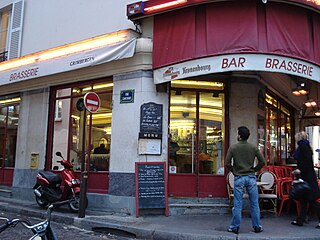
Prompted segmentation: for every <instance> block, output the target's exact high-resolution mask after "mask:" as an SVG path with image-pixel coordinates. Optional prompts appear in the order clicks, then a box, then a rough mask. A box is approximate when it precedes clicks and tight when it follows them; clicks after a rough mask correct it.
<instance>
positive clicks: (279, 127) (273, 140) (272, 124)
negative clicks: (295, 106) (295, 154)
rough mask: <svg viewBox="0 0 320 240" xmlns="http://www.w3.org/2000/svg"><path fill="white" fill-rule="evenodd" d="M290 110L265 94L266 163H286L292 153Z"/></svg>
mask: <svg viewBox="0 0 320 240" xmlns="http://www.w3.org/2000/svg"><path fill="white" fill-rule="evenodd" d="M292 116H293V114H292V110H290V108H289V106H285V105H284V104H283V103H282V102H281V101H280V100H279V99H277V98H276V97H273V96H271V95H270V94H266V152H265V155H266V160H267V163H268V165H284V164H286V163H287V162H288V161H289V159H290V156H291V153H292V134H293V132H292V131H293V127H292V124H293V121H292Z"/></svg>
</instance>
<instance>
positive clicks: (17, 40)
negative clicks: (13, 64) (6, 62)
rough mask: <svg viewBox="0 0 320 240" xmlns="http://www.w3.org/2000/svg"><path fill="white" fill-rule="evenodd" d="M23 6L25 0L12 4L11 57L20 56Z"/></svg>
mask: <svg viewBox="0 0 320 240" xmlns="http://www.w3.org/2000/svg"><path fill="white" fill-rule="evenodd" d="M23 8H24V0H21V1H16V2H14V3H13V5H12V16H11V26H10V37H9V48H8V57H9V59H12V58H17V57H20V50H21V35H22V23H23Z"/></svg>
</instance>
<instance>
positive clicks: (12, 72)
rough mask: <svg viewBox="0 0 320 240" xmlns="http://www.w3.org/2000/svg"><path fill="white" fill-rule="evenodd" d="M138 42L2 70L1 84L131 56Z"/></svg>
mask: <svg viewBox="0 0 320 240" xmlns="http://www.w3.org/2000/svg"><path fill="white" fill-rule="evenodd" d="M136 42H137V40H136V39H135V38H133V39H130V40H128V41H125V42H121V43H115V44H112V45H108V46H104V47H101V48H96V49H94V50H86V51H82V52H78V53H73V54H69V55H66V56H61V57H57V58H53V59H49V60H46V61H40V62H35V63H32V64H28V65H24V66H21V67H16V68H12V69H9V70H3V71H1V72H0V85H5V84H11V83H15V82H20V81H25V80H29V79H33V78H38V77H44V76H48V75H52V74H57V73H62V72H67V71H72V70H76V69H80V68H85V67H89V66H95V65H99V64H103V63H107V62H111V61H114V60H120V59H124V58H130V57H132V56H133V55H134V52H135V48H136Z"/></svg>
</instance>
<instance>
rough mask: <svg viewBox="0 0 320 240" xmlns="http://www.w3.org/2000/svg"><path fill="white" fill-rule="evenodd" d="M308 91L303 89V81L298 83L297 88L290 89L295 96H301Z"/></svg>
mask: <svg viewBox="0 0 320 240" xmlns="http://www.w3.org/2000/svg"><path fill="white" fill-rule="evenodd" d="M308 93H309V92H308V91H307V90H306V89H305V83H300V85H299V86H298V87H297V88H294V89H292V94H293V95H295V96H303V95H306V94H308Z"/></svg>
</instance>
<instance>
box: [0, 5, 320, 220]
mask: <svg viewBox="0 0 320 240" xmlns="http://www.w3.org/2000/svg"><path fill="white" fill-rule="evenodd" d="M75 10H76V11H75ZM319 10H320V8H319V3H318V1H303V0H295V1H266V2H264V1H256V0H242V1H231V0H230V1H219V0H212V1H199V0H197V1H196V0H178V1H165V0H150V1H147V2H138V3H135V4H132V2H131V1H124V0H123V1H116V2H113V3H112V4H111V3H108V2H106V1H102V0H101V1H100V0H99V1H95V2H94V3H87V2H85V1H80V2H79V1H68V2H67V3H65V1H63V2H62V1H49V2H48V3H47V4H46V5H45V6H43V4H41V3H40V2H39V3H38V2H36V1H31V0H24V1H9V0H5V1H2V3H0V14H1V18H0V19H1V22H0V23H1V24H0V26H1V29H0V33H1V35H0V51H1V53H0V56H2V58H1V59H2V61H1V60H0V61H1V62H0V104H1V105H0V107H1V115H0V121H1V125H0V130H1V132H0V156H1V158H0V160H1V162H0V164H1V168H0V185H2V186H3V187H4V186H8V187H10V189H11V190H12V195H13V197H17V198H28V199H32V198H33V192H32V186H33V184H34V182H35V176H36V174H37V172H38V171H39V170H43V169H45V170H52V171H56V172H59V164H58V162H57V160H58V159H57V157H56V156H55V152H57V151H60V152H61V153H62V155H63V156H65V157H66V158H68V159H69V160H70V161H71V162H72V163H73V164H74V168H75V170H76V171H77V173H78V174H80V170H81V163H82V162H83V161H84V163H85V168H86V170H87V171H88V197H89V208H100V209H115V210H118V211H122V212H127V213H131V214H133V213H134V211H135V208H136V203H135V201H136V197H135V196H136V188H135V174H136V170H135V163H137V162H165V163H166V169H167V171H168V174H167V176H166V178H167V181H166V182H167V187H168V197H192V198H194V197H196V198H221V197H227V187H226V177H225V176H226V172H225V170H224V157H225V155H226V151H227V149H228V147H229V145H230V144H232V143H233V142H235V141H236V135H237V131H236V129H237V127H238V126H241V125H246V126H248V127H249V129H250V131H251V137H250V142H253V143H255V144H257V145H258V146H259V149H260V150H261V152H262V153H263V154H264V156H265V157H266V159H267V162H268V164H269V165H285V164H287V163H290V161H291V155H292V152H293V151H294V149H295V143H294V133H295V132H296V131H298V130H301V129H304V128H305V127H306V126H312V125H318V117H317V115H315V114H316V113H317V112H318V107H317V105H314V106H313V105H312V103H311V102H312V101H311V100H315V102H316V103H317V102H318V95H319V93H318V82H319V80H320V67H319V65H320V58H319V56H320V54H319V53H320V48H319V46H320V44H319V43H320V29H319V27H318V26H319V22H320V15H319ZM57 13H59V14H57ZM49 19H50V21H49ZM44 23H45V24H44ZM293 89H294V90H300V96H296V95H293V94H292V90H293ZM302 90H305V92H303V91H302ZM88 92H95V93H97V94H98V96H99V97H100V100H101V106H100V109H99V110H98V111H97V112H94V113H90V112H88V113H87V114H84V112H83V111H79V110H78V109H77V103H78V100H79V99H81V98H83V97H84V96H85V94H86V93H88ZM307 101H310V107H307V106H306V105H305V103H306V102H307ZM102 144H103V145H102ZM99 146H100V148H99Z"/></svg>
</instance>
